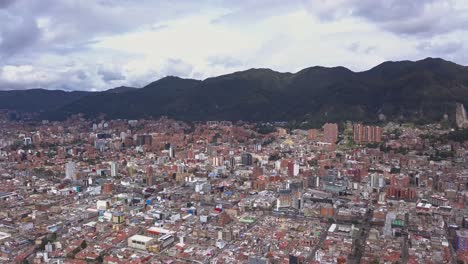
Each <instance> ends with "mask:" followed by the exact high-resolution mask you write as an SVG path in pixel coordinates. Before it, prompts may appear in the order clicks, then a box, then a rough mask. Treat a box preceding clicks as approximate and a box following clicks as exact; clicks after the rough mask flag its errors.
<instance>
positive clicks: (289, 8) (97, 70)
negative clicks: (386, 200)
mask: <svg viewBox="0 0 468 264" xmlns="http://www.w3.org/2000/svg"><path fill="white" fill-rule="evenodd" d="M467 31H468V5H467V2H466V1H455V0H414V1H412V0H381V1H379V0H330V1H326V0H288V1H284V0H269V1H266V0H256V1H254V0H252V1H248V0H236V1H228V0H218V1H204V0H197V1H187V0H172V1H153V0H151V1H150V0H139V1H132V0H40V1H30V0H1V1H0V89H28V88H37V87H41V88H46V89H65V90H105V89H109V88H112V87H116V86H120V85H128V86H136V87H141V86H143V85H145V84H147V83H149V82H151V81H154V80H156V79H159V78H161V77H164V76H167V75H177V76H180V77H187V78H196V79H204V78H207V77H211V76H217V75H221V74H225V73H230V72H234V71H239V70H245V69H248V68H272V69H274V70H277V71H283V72H285V71H288V72H296V71H298V70H300V69H302V68H305V67H310V66H315V65H322V66H345V67H348V68H350V69H352V70H354V71H362V70H366V69H369V68H371V67H373V66H375V65H377V64H379V63H381V62H383V61H386V60H418V59H423V58H425V57H441V58H444V59H447V60H451V61H454V62H456V63H459V64H463V65H467V64H468V48H467V46H466V45H467V44H465V43H468V32H467Z"/></svg>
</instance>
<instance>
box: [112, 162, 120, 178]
mask: <svg viewBox="0 0 468 264" xmlns="http://www.w3.org/2000/svg"><path fill="white" fill-rule="evenodd" d="M118 172H119V164H117V162H115V161H112V162H111V176H112V177H117V175H118Z"/></svg>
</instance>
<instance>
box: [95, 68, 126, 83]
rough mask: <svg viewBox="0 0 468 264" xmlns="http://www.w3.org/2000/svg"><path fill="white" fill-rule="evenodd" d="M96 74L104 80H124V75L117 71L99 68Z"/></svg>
mask: <svg viewBox="0 0 468 264" xmlns="http://www.w3.org/2000/svg"><path fill="white" fill-rule="evenodd" d="M98 74H99V75H100V76H101V77H102V79H103V80H104V81H105V82H110V81H120V80H125V76H123V75H122V73H120V72H118V71H112V70H107V69H99V70H98Z"/></svg>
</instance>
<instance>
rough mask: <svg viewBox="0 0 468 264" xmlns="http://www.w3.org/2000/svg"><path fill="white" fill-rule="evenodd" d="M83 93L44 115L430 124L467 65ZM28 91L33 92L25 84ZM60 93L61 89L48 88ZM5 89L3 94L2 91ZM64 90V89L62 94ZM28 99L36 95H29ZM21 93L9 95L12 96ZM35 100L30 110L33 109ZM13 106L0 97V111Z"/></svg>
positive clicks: (464, 87) (451, 99)
mask: <svg viewBox="0 0 468 264" xmlns="http://www.w3.org/2000/svg"><path fill="white" fill-rule="evenodd" d="M123 90H124V91H122V92H98V93H86V94H85V95H84V96H83V95H81V94H80V95H79V96H75V98H74V99H73V100H71V101H70V102H67V103H60V104H57V103H54V102H53V100H52V102H51V103H53V104H56V105H57V106H58V107H49V108H48V109H45V108H47V107H42V108H41V110H42V109H44V110H46V111H45V112H44V113H43V116H42V118H48V119H63V118H66V117H67V116H69V115H72V114H77V113H83V114H85V115H86V116H88V117H96V116H99V115H100V114H105V115H106V117H107V118H141V117H146V118H148V117H153V118H157V117H159V116H162V115H165V116H169V117H173V118H176V119H182V120H247V121H278V120H281V121H291V120H295V121H299V122H302V121H308V122H310V123H311V124H320V123H323V122H326V121H342V120H362V121H366V122H376V121H378V118H379V115H381V116H382V115H384V116H385V118H387V120H405V121H415V122H422V123H426V122H432V121H439V120H441V119H442V117H443V115H444V114H446V113H447V114H449V117H450V118H451V119H452V120H453V119H454V118H455V103H456V102H460V103H464V104H466V103H468V67H465V66H461V65H458V64H455V63H452V62H449V61H445V60H442V59H434V58H427V59H424V60H420V61H415V62H412V61H399V62H384V63H382V64H380V65H378V66H376V67H374V68H372V69H370V70H367V71H363V72H353V71H351V70H349V69H346V68H344V67H333V68H326V67H318V66H316V67H310V68H306V69H304V70H301V71H299V72H297V73H280V72H275V71H273V70H270V69H250V70H246V71H241V72H235V73H231V74H227V75H222V76H218V77H214V78H208V79H206V80H203V81H198V80H192V79H182V78H178V77H166V78H163V79H161V80H158V81H156V82H153V83H150V84H148V85H147V86H145V87H143V88H141V89H123ZM30 91H31V90H30ZM50 92H52V93H59V91H50ZM0 93H3V92H0ZM62 93H64V92H62ZM32 98H34V97H32ZM15 100H21V98H20V97H19V96H18V97H15V98H10V101H15ZM50 101H51V100H49V102H50ZM35 107H36V106H35V105H31V106H30V107H29V108H28V109H24V108H22V109H18V110H23V111H26V110H33V111H35V110H34V109H35ZM1 108H8V109H16V106H15V105H14V104H12V103H10V104H5V103H4V102H2V101H0V109H1Z"/></svg>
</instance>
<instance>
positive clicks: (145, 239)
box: [129, 235, 153, 243]
mask: <svg viewBox="0 0 468 264" xmlns="http://www.w3.org/2000/svg"><path fill="white" fill-rule="evenodd" d="M129 239H130V240H137V241H141V242H145V243H146V242H149V241H151V240H153V238H152V237H149V236H142V235H133V236H131V237H130V238H129Z"/></svg>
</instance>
